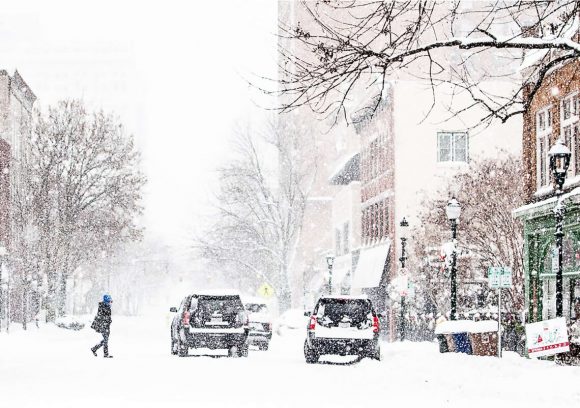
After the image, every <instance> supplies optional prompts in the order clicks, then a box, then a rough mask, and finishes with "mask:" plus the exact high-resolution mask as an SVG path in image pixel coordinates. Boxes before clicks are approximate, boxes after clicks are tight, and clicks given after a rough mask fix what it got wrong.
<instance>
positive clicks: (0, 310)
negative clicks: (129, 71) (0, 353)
mask: <svg viewBox="0 0 580 408" xmlns="http://www.w3.org/2000/svg"><path fill="white" fill-rule="evenodd" d="M7 254H8V251H7V250H6V247H5V246H0V330H2V318H3V317H4V314H5V307H4V287H8V286H7V285H4V283H3V281H2V279H6V277H4V278H3V277H2V269H3V263H4V257H5V256H6V255H7ZM7 296H8V294H7ZM6 318H7V319H8V314H6Z"/></svg>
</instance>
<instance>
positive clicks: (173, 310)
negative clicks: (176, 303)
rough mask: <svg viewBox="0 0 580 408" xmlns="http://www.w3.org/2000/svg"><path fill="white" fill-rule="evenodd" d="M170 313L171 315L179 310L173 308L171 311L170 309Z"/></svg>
mask: <svg viewBox="0 0 580 408" xmlns="http://www.w3.org/2000/svg"><path fill="white" fill-rule="evenodd" d="M169 311H170V312H171V313H177V308H176V307H172V308H171V309H169Z"/></svg>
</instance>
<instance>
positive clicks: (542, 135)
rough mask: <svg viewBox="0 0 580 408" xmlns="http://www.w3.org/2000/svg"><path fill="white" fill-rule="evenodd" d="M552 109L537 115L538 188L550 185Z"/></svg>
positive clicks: (541, 111) (543, 110) (545, 109)
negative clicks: (549, 160) (549, 161)
mask: <svg viewBox="0 0 580 408" xmlns="http://www.w3.org/2000/svg"><path fill="white" fill-rule="evenodd" d="M551 112H552V109H551V107H546V108H543V109H541V110H540V111H539V112H538V113H537V114H536V137H537V146H538V148H537V152H536V163H537V166H536V179H537V185H538V188H540V187H543V186H546V185H548V182H549V181H550V180H549V177H548V164H549V163H548V150H549V149H550V147H549V146H550V136H551V134H552V113H551Z"/></svg>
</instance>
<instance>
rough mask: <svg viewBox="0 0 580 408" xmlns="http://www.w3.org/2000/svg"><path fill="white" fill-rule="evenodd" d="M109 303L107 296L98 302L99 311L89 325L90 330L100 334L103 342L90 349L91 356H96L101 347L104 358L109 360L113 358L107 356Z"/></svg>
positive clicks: (109, 298) (109, 327) (109, 328)
mask: <svg viewBox="0 0 580 408" xmlns="http://www.w3.org/2000/svg"><path fill="white" fill-rule="evenodd" d="M111 303H113V299H112V298H111V296H109V295H104V296H103V301H102V302H99V310H98V311H97V316H96V317H95V320H94V321H93V324H92V325H91V328H92V329H93V330H95V331H96V332H97V333H101V335H102V336H103V340H102V341H101V342H100V343H99V344H97V345H96V346H94V347H93V348H91V351H92V352H93V355H94V356H95V357H96V356H97V350H98V349H100V348H101V347H103V353H104V357H106V358H111V357H113V356H110V355H109V334H110V333H111V322H112V319H111Z"/></svg>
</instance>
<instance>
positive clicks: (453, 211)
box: [445, 197, 461, 320]
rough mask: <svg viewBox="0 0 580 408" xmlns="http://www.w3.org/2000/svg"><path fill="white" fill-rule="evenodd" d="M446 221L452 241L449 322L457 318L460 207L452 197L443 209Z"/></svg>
mask: <svg viewBox="0 0 580 408" xmlns="http://www.w3.org/2000/svg"><path fill="white" fill-rule="evenodd" d="M445 212H446V214H447V219H448V220H449V222H450V223H451V239H452V240H453V252H452V254H451V320H455V319H456V316H457V220H458V219H459V216H460V215H461V205H460V204H459V201H457V200H456V199H455V197H453V198H452V199H451V200H449V202H448V203H447V207H446V208H445Z"/></svg>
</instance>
